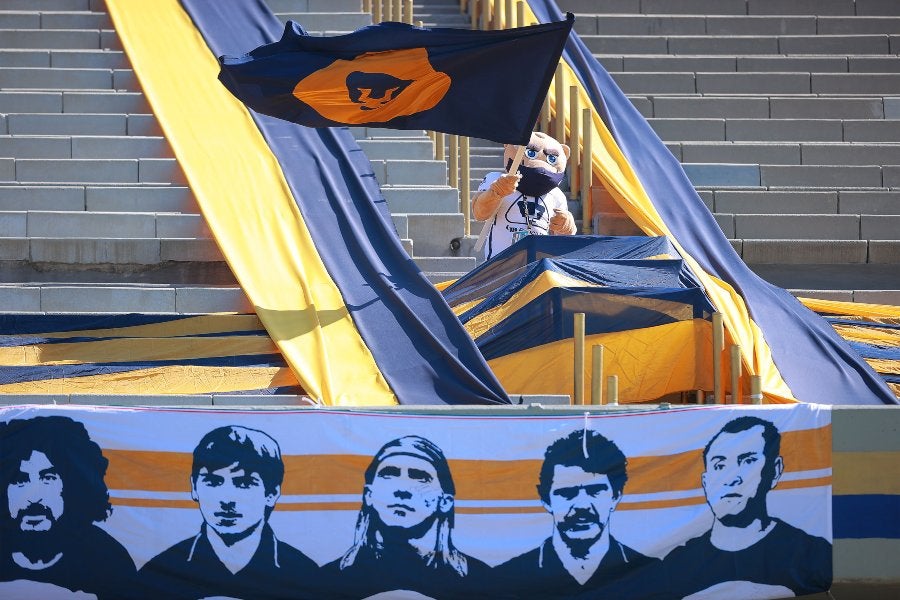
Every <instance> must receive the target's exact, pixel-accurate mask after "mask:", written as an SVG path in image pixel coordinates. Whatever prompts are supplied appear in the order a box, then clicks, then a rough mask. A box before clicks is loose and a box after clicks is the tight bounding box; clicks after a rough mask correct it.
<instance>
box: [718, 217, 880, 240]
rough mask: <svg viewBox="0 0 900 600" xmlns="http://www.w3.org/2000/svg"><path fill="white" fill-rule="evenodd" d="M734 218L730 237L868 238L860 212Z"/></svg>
mask: <svg viewBox="0 0 900 600" xmlns="http://www.w3.org/2000/svg"><path fill="white" fill-rule="evenodd" d="M733 218H734V221H733V225H734V233H733V235H729V236H728V237H729V238H731V239H775V240H779V239H794V240H859V239H867V238H866V237H865V236H861V234H860V221H861V220H862V219H861V217H860V216H859V215H836V214H835V215H823V214H809V215H797V214H781V215H779V214H765V215H760V214H751V215H744V214H736V215H733ZM726 233H727V232H726Z"/></svg>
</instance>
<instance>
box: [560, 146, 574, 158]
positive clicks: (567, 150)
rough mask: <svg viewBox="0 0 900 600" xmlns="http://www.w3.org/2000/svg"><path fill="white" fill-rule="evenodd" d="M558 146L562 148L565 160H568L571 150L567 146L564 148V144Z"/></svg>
mask: <svg viewBox="0 0 900 600" xmlns="http://www.w3.org/2000/svg"><path fill="white" fill-rule="evenodd" d="M560 146H562V151H563V154H565V155H566V158H567V159H568V158H569V156H570V155H571V153H572V150H571V149H570V148H569V147H568V146H566V145H565V144H560Z"/></svg>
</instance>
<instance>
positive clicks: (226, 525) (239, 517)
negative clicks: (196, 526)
mask: <svg viewBox="0 0 900 600" xmlns="http://www.w3.org/2000/svg"><path fill="white" fill-rule="evenodd" d="M279 492H280V490H279V488H276V490H275V493H272V494H268V493H266V489H265V484H264V483H263V480H262V477H260V476H259V474H258V473H247V472H246V471H245V470H244V469H243V468H242V467H240V466H239V465H238V463H234V464H232V465H231V466H228V467H223V468H221V469H217V470H215V471H209V470H208V469H207V468H206V467H203V468H201V469H200V471H199V473H198V474H197V481H196V482H194V484H193V490H192V494H191V495H192V497H193V498H194V500H196V501H197V502H198V503H199V504H200V512H201V513H202V514H203V520H204V521H206V523H207V525H209V527H211V528H212V529H213V530H215V532H216V533H218V534H219V535H220V536H222V537H223V538H227V537H228V536H237V537H239V538H240V537H242V536H246V535H249V534H250V533H252V532H253V531H254V530H255V529H256V528H257V526H260V525H262V524H263V522H264V521H265V519H266V509H267V508H274V506H275V503H276V502H277V501H278V496H279Z"/></svg>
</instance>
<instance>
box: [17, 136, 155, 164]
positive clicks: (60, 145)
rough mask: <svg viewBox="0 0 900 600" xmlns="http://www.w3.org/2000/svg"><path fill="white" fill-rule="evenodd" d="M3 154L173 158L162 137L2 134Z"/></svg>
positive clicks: (20, 156)
mask: <svg viewBox="0 0 900 600" xmlns="http://www.w3.org/2000/svg"><path fill="white" fill-rule="evenodd" d="M0 155H3V156H9V157H12V158H172V149H171V148H170V147H169V144H168V142H167V141H166V140H165V138H162V137H138V136H131V137H117V136H64V135H59V136H49V135H48V136H22V135H16V136H11V135H3V136H0Z"/></svg>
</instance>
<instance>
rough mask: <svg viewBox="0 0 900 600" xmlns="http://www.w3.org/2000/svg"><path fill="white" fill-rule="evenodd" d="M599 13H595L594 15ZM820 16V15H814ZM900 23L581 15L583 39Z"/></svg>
mask: <svg viewBox="0 0 900 600" xmlns="http://www.w3.org/2000/svg"><path fill="white" fill-rule="evenodd" d="M592 12H595V11H592ZM813 12H816V11H813ZM898 21H900V19H898V17H896V16H893V17H891V16H888V17H882V16H878V17H858V16H824V15H818V16H816V15H812V14H808V15H783V16H772V15H728V16H721V15H709V16H706V15H703V14H697V15H638V14H628V15H610V14H604V15H595V14H579V15H577V18H576V20H575V31H576V32H577V33H578V34H579V35H670V36H671V35H695V36H696V35H719V36H721V35H776V36H795V35H807V36H808V35H817V34H824V35H859V34H894V33H896V32H897V31H900V22H898Z"/></svg>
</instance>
